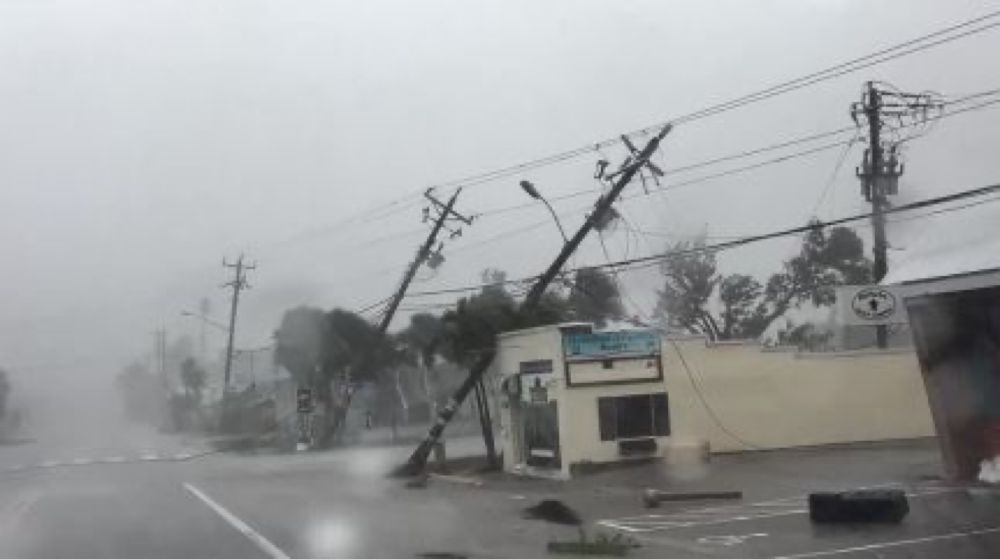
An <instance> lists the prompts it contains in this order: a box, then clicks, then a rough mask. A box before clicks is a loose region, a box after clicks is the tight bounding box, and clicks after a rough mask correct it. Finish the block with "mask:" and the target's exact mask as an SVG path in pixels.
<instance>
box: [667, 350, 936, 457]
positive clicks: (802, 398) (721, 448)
mask: <svg viewBox="0 0 1000 559" xmlns="http://www.w3.org/2000/svg"><path fill="white" fill-rule="evenodd" d="M678 350H680V355H681V356H683V358H684V361H685V362H686V363H687V365H688V367H689V368H690V370H691V373H692V374H691V377H689V376H688V374H687V372H686V371H685V369H684V366H683V364H682V363H681V360H680V359H679V357H678ZM663 369H664V382H665V383H666V385H667V390H668V392H669V395H670V418H671V438H672V442H673V443H682V444H683V443H690V442H698V441H708V442H709V443H710V445H711V450H712V451H713V452H726V451H738V450H747V449H749V448H786V447H794V446H806V445H819V444H830V443H845V442H859V441H877V440H887V439H905V438H918V437H929V436H933V435H934V425H933V422H932V420H931V415H930V409H929V406H928V403H927V395H926V392H925V391H924V384H923V378H922V376H921V374H920V368H919V365H918V364H917V359H916V356H915V354H914V353H913V351H912V349H907V350H898V351H858V352H849V353H829V354H808V353H801V354H800V353H797V352H794V351H782V350H766V349H762V348H760V346H758V345H756V344H716V345H708V344H706V343H705V341H704V340H703V339H687V340H675V341H674V342H671V341H669V340H664V345H663ZM692 379H693V381H694V382H692ZM695 383H696V384H695ZM695 386H697V388H698V389H700V393H701V396H699V393H698V391H697V390H696V389H695ZM702 397H703V398H704V402H703V400H702ZM706 403H707V405H708V407H710V408H711V409H712V411H713V412H714V414H715V416H716V417H717V418H718V422H717V421H716V420H714V419H713V418H712V415H711V414H710V413H709V411H708V409H706ZM719 423H721V424H722V426H724V427H725V430H724V429H723V428H722V427H720V426H719ZM726 430H728V431H729V433H727V432H726ZM734 435H735V436H734ZM737 437H738V438H739V439H742V441H740V440H737ZM746 443H749V445H752V447H751V446H748V445H747V444H746Z"/></svg>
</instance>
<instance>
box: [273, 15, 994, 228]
mask: <svg viewBox="0 0 1000 559" xmlns="http://www.w3.org/2000/svg"><path fill="white" fill-rule="evenodd" d="M998 16H1000V10H996V11H992V12H988V13H986V14H984V15H982V16H979V17H975V18H972V19H969V20H965V21H962V22H959V23H957V24H953V25H951V26H948V27H945V28H942V29H939V30H937V31H933V32H930V33H926V34H924V35H920V36H918V37H915V38H913V39H909V40H907V41H904V42H902V43H897V44H895V45H892V46H889V47H886V48H883V49H880V50H877V51H874V52H871V53H869V54H866V55H863V56H859V57H856V58H853V59H851V60H848V61H846V62H841V63H839V64H835V65H833V66H829V67H827V68H824V69H822V70H819V71H816V72H812V73H809V74H806V75H804V76H800V77H798V78H794V79H791V80H787V81H784V82H781V83H778V84H775V85H772V86H770V87H766V88H764V89H761V90H758V91H755V92H752V93H749V94H745V95H742V96H740V97H737V98H735V99H731V100H728V101H723V102H720V103H716V104H714V105H710V106H708V107H705V108H702V109H699V110H696V111H692V112H690V113H686V114H682V115H679V116H677V117H675V118H673V119H671V120H668V121H660V122H657V123H654V124H650V125H647V126H644V127H642V128H639V129H636V130H633V131H632V132H629V133H627V134H625V135H624V136H626V137H627V136H635V135H645V134H649V133H651V132H652V131H654V130H658V129H660V128H662V127H663V126H664V125H665V124H667V123H672V124H674V125H677V124H682V123H687V122H693V121H696V120H700V119H704V118H707V117H709V116H713V115H717V114H721V113H724V112H729V111H732V110H734V109H737V108H740V107H743V106H746V105H749V104H753V103H757V102H760V101H764V100H766V99H770V98H772V97H775V96H778V95H783V94H785V93H789V92H792V91H796V90H798V89H802V88H804V87H808V86H810V85H814V84H817V83H821V82H823V81H827V80H830V79H833V78H837V77H840V76H843V75H846V74H850V73H854V72H857V71H859V70H862V69H865V68H868V67H871V66H875V65H878V64H882V63H885V62H888V61H890V60H895V59H897V58H901V57H903V56H908V55H910V54H914V53H916V52H921V51H924V50H927V49H930V48H934V47H936V46H940V45H943V44H946V43H950V42H952V41H955V40H958V39H962V38H965V37H969V36H972V35H975V34H978V33H982V32H985V31H988V30H990V29H993V28H995V27H997V26H1000V22H994V23H985V22H987V21H989V20H991V19H995V18H997V17H998ZM977 24H984V25H980V26H979V27H975V26H976V25H977ZM968 28H971V29H968ZM963 29H967V30H966V31H963V32H961V33H955V32H957V31H960V30H963ZM938 37H941V38H940V39H937V38H938ZM931 39H937V40H936V41H931V42H929V43H927V42H926V41H929V40H931ZM910 47H912V48H910ZM621 138H622V135H618V136H614V137H611V138H606V139H604V140H600V141H598V142H596V143H592V144H587V145H585V146H581V147H578V148H574V149H570V150H566V151H563V152H559V153H554V154H551V155H548V156H544V157H539V158H535V159H531V160H528V161H525V162H522V163H517V164H514V165H508V166H505V167H500V168H498V169H494V170H490V171H485V172H481V173H475V174H471V175H466V176H464V177H460V178H457V179H452V180H448V181H442V182H439V183H437V184H435V185H432V186H431V188H436V187H442V188H456V187H466V186H475V185H479V184H483V183H488V182H493V181H496V180H499V179H502V178H506V177H509V176H512V175H517V174H521V173H524V172H525V171H529V170H533V169H537V168H541V167H546V166H549V165H554V164H557V163H562V162H565V161H568V160H571V159H575V158H577V157H580V156H583V155H586V154H589V153H593V152H594V151H597V150H600V149H601V148H605V147H610V146H612V145H616V144H618V143H620V142H621V141H622V140H621ZM425 190H426V188H421V189H419V191H414V192H412V193H410V194H407V195H405V196H401V197H399V198H397V199H395V200H390V201H388V202H386V203H383V204H380V205H378V206H375V207H373V208H371V209H369V210H365V211H363V212H361V213H359V214H357V215H355V216H351V217H349V218H346V219H344V220H341V221H339V222H336V223H334V224H332V225H330V226H328V227H326V228H324V229H323V231H324V232H325V233H329V232H332V231H335V230H339V229H341V228H343V227H345V226H347V225H350V224H352V223H355V222H358V221H362V220H364V219H365V216H368V215H370V214H371V213H375V212H378V211H386V210H389V211H391V210H392V209H393V208H394V207H396V206H398V205H399V204H401V203H403V202H404V201H406V200H411V199H414V198H415V199H416V201H419V199H420V196H421V195H422V193H423V192H424V191H425ZM305 234H306V235H312V234H314V233H305ZM296 237H297V236H296ZM286 242H287V241H286ZM279 244H282V243H279Z"/></svg>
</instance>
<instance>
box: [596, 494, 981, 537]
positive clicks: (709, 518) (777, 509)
mask: <svg viewBox="0 0 1000 559" xmlns="http://www.w3.org/2000/svg"><path fill="white" fill-rule="evenodd" d="M876 487H878V486H876ZM883 487H884V485H883ZM958 491H961V490H960V489H956V488H940V487H927V488H918V489H914V490H911V491H908V492H907V493H906V495H907V497H909V498H911V499H918V498H921V497H930V496H933V495H941V494H943V493H953V492H958ZM805 498H806V496H805V495H803V496H801V497H788V498H783V499H774V500H770V501H761V502H757V503H746V504H740V505H723V506H718V507H705V508H700V509H690V510H685V511H678V512H676V513H670V514H666V515H663V514H647V515H642V516H631V517H624V518H612V519H605V520H598V521H597V522H596V524H598V525H600V526H605V527H607V528H612V529H615V530H621V531H624V532H629V533H633V534H635V533H642V532H656V531H664V530H675V529H683V528H694V527H701V526H714V525H718V524H728V523H730V522H744V521H748V520H758V519H763V518H774V517H778V516H791V515H797V514H807V513H808V512H809V509H808V508H803V506H802V505H803V504H804V503H803V501H804V500H805Z"/></svg>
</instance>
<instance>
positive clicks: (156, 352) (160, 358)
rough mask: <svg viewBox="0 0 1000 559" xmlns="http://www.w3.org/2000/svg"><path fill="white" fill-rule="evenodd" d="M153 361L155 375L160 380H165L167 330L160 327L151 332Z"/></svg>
mask: <svg viewBox="0 0 1000 559" xmlns="http://www.w3.org/2000/svg"><path fill="white" fill-rule="evenodd" d="M153 361H154V363H155V365H156V374H157V375H158V376H159V377H160V380H161V381H162V380H165V379H166V376H167V329H166V328H163V327H160V328H157V329H156V330H153Z"/></svg>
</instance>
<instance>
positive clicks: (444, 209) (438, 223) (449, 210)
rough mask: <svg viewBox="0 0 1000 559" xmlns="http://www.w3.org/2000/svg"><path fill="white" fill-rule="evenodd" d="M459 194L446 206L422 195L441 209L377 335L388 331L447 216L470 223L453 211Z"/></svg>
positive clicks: (459, 190)
mask: <svg viewBox="0 0 1000 559" xmlns="http://www.w3.org/2000/svg"><path fill="white" fill-rule="evenodd" d="M461 192H462V189H461V188H460V189H458V190H456V191H455V193H454V194H452V195H451V198H449V199H448V202H447V203H446V204H442V203H441V202H439V201H438V200H437V199H436V198H434V196H432V195H431V193H430V192H429V191H428V192H425V193H424V196H425V197H426V198H427V199H428V200H430V201H431V203H433V204H434V205H435V206H436V207H439V208H441V212H440V213H439V214H438V217H437V219H436V220H435V221H434V226H433V227H431V232H430V234H429V235H427V239H426V240H425V241H424V243H423V244H422V245H420V248H419V249H417V255H416V257H415V258H414V259H413V262H411V263H410V265H409V267H407V269H406V272H405V273H404V274H403V279H402V281H401V282H400V283H399V288H398V289H396V293H394V294H393V296H392V299H390V300H389V303H388V305H387V306H386V310H385V313H384V314H383V315H382V318H381V320H379V323H378V331H379V334H384V333H385V332H386V331H387V330H388V329H389V323H390V322H392V318H393V316H395V314H396V309H398V308H399V304H400V303H401V302H402V301H403V297H404V296H405V295H406V290H407V289H408V288H409V287H410V282H412V281H413V276H415V275H416V274H417V270H419V269H420V266H421V265H422V264H423V263H424V261H426V260H427V257H428V256H430V254H431V250H432V249H433V248H434V243H436V242H437V237H438V233H440V232H441V228H442V227H444V224H445V222H446V221H447V220H448V216H449V215H452V216H457V217H456V219H460V220H462V221H463V222H465V223H472V221H471V220H469V219H468V218H466V217H465V216H463V215H461V214H459V213H458V212H456V211H455V210H454V207H455V201H456V200H458V195H459V193H461Z"/></svg>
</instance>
